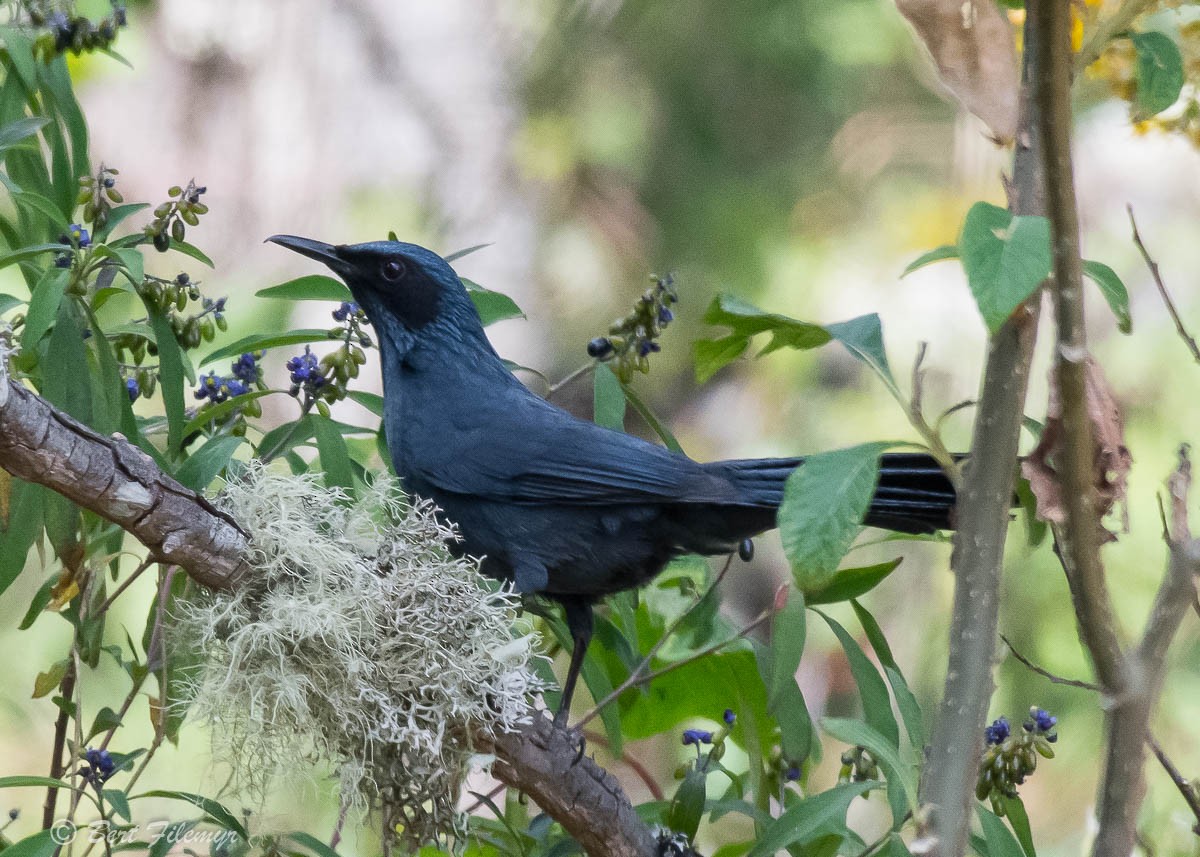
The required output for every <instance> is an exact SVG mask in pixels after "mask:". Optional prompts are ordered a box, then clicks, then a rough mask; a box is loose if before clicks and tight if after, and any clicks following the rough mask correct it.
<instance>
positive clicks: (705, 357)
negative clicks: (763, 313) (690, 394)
mask: <svg viewBox="0 0 1200 857" xmlns="http://www.w3.org/2000/svg"><path fill="white" fill-rule="evenodd" d="M749 347H750V340H749V338H747V337H745V336H738V335H737V334H731V335H729V336H722V337H721V338H720V339H701V340H698V341H697V342H696V344H695V345H694V346H692V353H693V357H694V359H695V363H696V381H697V383H700V384H703V383H704V382H705V381H707V380H708V379H709V378H711V377H712V376H713V375H715V374H717V372H718V371H720V370H721V369H723V368H725V367H726V366H728V365H729V364H730V363H732V362H733V361H734V360H737V359H738V358H739V357H741V356H742V355H743V354H745V353H746V349H747V348H749Z"/></svg>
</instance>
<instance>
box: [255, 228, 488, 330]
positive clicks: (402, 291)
mask: <svg viewBox="0 0 1200 857" xmlns="http://www.w3.org/2000/svg"><path fill="white" fill-rule="evenodd" d="M267 240H268V241H271V242H273V243H275V244H279V245H280V246H283V247H287V248H288V249H289V250H295V251H296V252H297V253H299V254H301V255H302V256H308V257H309V258H310V259H316V260H317V261H318V262H323V263H325V264H326V265H328V266H329V268H330V269H331V270H332V271H333V272H334V273H335V274H337V275H338V276H339V277H341V278H342V280H343V281H345V283H346V285H347V286H349V287H350V292H351V293H352V294H353V295H354V299H355V300H356V301H357V302H358V304H359V305H360V306H361V307H362V308H363V309H364V310H365V311H366V313H367V316H368V317H369V318H370V319H371V322H372V323H373V324H374V325H375V327H376V329H377V330H379V331H380V333H381V335H383V334H384V333H385V332H389V330H388V329H389V328H390V333H391V334H392V338H393V339H394V340H396V341H397V344H398V345H401V346H402V349H403V350H407V346H408V345H409V344H411V342H412V341H413V339H414V338H416V337H420V336H421V334H422V332H423V331H425V330H427V329H430V328H439V329H441V330H442V331H444V332H453V333H457V334H460V335H461V334H468V333H469V334H474V333H475V332H476V331H478V335H479V337H483V328H482V325H481V324H480V322H479V315H478V313H477V312H476V310H475V305H474V304H473V303H472V301H471V298H470V296H469V295H468V294H467V291H466V288H465V287H464V286H463V284H462V280H460V279H459V278H458V275H457V274H455V273H454V269H453V268H451V267H450V264H449V263H448V262H447V261H446V260H445V259H443V258H442V257H441V256H439V255H438V254H436V253H434V252H433V251H432V250H426V249H425V248H424V247H419V246H417V245H416V244H404V243H402V242H400V241H371V242H369V243H366V244H326V243H324V242H322V241H314V240H312V239H311V238H299V237H297V236H295V235H272V236H271V237H270V238H268V239H267ZM484 341H485V342H486V338H484Z"/></svg>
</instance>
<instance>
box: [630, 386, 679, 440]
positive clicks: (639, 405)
mask: <svg viewBox="0 0 1200 857" xmlns="http://www.w3.org/2000/svg"><path fill="white" fill-rule="evenodd" d="M621 390H622V392H624V393H625V401H627V402H629V404H630V405H632V406H633V409H634V410H635V411H637V412H638V415H639V416H641V418H642V419H643V420H645V421H646V425H648V426H650V430H651V431H652V432H654V433H655V434H656V435H658V438H659V440H661V441H662V442H663V443H664V444H665V445H666V447H667V449H669V450H671V451H672V452H677V453H679V454H680V455H683V454H684V453H683V447H682V446H680V445H679V441H678V440H676V439H675V435H673V434H672V433H671V430H670V429H669V428H667V427H666V426H665V425H663V423H662V421H661V420H659V418H658V417H657V416H656V415H655V413H654V411H652V410H650V406H649V405H647V404H646V403H645V402H644V401H642V398H641V396H639V395H638V394H637V392H635V391H634V389H633V387H632V386H631V385H629V384H622V385H621Z"/></svg>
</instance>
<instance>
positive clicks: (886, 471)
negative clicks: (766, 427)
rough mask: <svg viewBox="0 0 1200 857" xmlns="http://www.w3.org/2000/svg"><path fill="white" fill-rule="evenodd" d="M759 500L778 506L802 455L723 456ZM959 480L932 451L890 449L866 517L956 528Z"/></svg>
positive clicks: (908, 528)
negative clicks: (956, 484)
mask: <svg viewBox="0 0 1200 857" xmlns="http://www.w3.org/2000/svg"><path fill="white" fill-rule="evenodd" d="M723 464H725V465H726V466H727V467H728V468H729V470H730V471H732V474H733V477H734V479H735V480H736V481H737V483H738V485H739V487H741V488H742V490H743V491H745V493H746V496H747V499H749V500H751V501H752V503H753V504H754V505H755V506H763V507H771V508H776V507H778V506H779V504H780V503H782V502H783V486H784V483H785V482H787V478H788V477H789V476H790V475H791V474H792V472H793V471H794V470H795V469H796V468H797V467H800V466H801V465H803V464H804V459H803V458H759V459H745V460H740V461H726V462H723ZM955 500H956V496H955V493H954V486H953V485H951V484H950V480H949V479H947V478H946V474H945V473H944V472H943V471H942V469H941V467H940V466H939V465H938V463H937V462H936V461H935V460H934V459H933V457H932V456H929V455H926V454H924V453H919V452H918V453H910V452H891V453H885V454H884V455H883V457H882V458H881V460H880V463H879V484H878V486H877V487H876V488H875V496H874V497H872V498H871V505H870V507H869V508H868V509H867V514H866V518H865V519H864V521H863V522H864V523H866V524H869V525H870V526H872V527H882V528H884V529H887V530H895V531H896V532H899V533H931V532H933V531H935V530H948V529H953V528H954V520H953V514H954V504H955Z"/></svg>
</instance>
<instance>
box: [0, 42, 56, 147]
mask: <svg viewBox="0 0 1200 857" xmlns="http://www.w3.org/2000/svg"><path fill="white" fill-rule="evenodd" d="M9 32H11V31H10V30H5V39H6V40H7V39H8V33H9ZM10 56H11V55H10ZM14 65H15V63H14ZM49 121H50V118H49V117H47V116H26V117H24V118H23V119H14V120H13V121H12V122H6V123H5V124H4V126H3V127H0V149H7V148H9V147H10V146H13V145H15V144H16V143H19V142H21V141H22V140H27V139H29V138H30V137H32V136H33V135H34V134H36V133H37V132H38V131H40V130H42V126H44V125H45V124H46V123H47V122H49Z"/></svg>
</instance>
